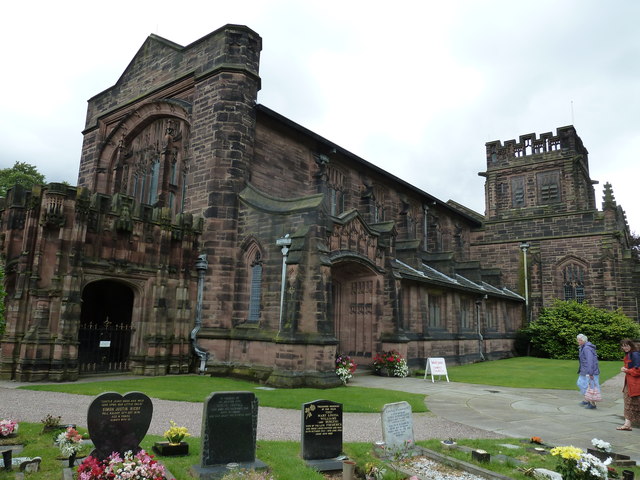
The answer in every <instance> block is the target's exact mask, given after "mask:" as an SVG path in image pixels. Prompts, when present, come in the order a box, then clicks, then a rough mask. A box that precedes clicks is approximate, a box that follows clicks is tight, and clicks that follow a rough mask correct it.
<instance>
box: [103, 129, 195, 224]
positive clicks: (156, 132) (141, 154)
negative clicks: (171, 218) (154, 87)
mask: <svg viewBox="0 0 640 480" xmlns="http://www.w3.org/2000/svg"><path fill="white" fill-rule="evenodd" d="M187 132H188V125H187V124H186V122H184V121H180V120H177V119H175V118H161V119H156V120H154V121H151V122H150V123H148V124H146V125H145V126H144V127H141V128H140V129H139V130H136V134H135V136H131V137H129V138H126V139H125V140H124V143H123V145H122V151H123V152H124V154H123V155H122V156H121V158H119V159H118V162H119V165H116V168H115V171H116V172H118V173H117V175H118V178H116V179H115V183H114V185H118V186H121V187H118V188H121V189H122V191H123V193H125V194H127V195H131V196H133V197H134V198H135V199H136V200H137V201H138V202H140V203H145V204H149V205H155V206H161V207H170V208H171V212H172V213H174V214H175V213H180V212H182V211H183V206H184V200H185V195H184V193H185V188H186V172H187V167H188V165H187V160H186V159H185V158H184V152H185V151H186V147H187V140H188V138H187V137H188V135H187Z"/></svg>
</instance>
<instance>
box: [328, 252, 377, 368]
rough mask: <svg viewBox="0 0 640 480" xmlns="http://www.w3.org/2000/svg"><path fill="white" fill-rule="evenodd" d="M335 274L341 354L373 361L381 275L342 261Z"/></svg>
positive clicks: (336, 318)
mask: <svg viewBox="0 0 640 480" xmlns="http://www.w3.org/2000/svg"><path fill="white" fill-rule="evenodd" d="M331 274H332V284H333V292H332V293H333V314H334V321H335V332H336V336H337V338H338V342H339V343H338V353H341V354H347V355H349V356H350V357H351V358H352V359H353V360H354V361H355V362H356V363H358V364H361V365H367V364H370V363H371V362H372V357H373V355H374V354H375V350H376V348H377V343H378V338H377V337H378V334H379V332H378V325H377V315H376V312H377V311H379V310H380V309H379V306H378V290H379V285H378V282H379V281H380V276H379V275H376V274H375V273H373V272H372V271H371V270H370V269H368V268H366V267H365V266H363V265H362V264H359V263H357V262H346V263H340V264H338V265H337V266H334V267H333V268H332V270H331Z"/></svg>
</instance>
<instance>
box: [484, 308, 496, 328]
mask: <svg viewBox="0 0 640 480" xmlns="http://www.w3.org/2000/svg"><path fill="white" fill-rule="evenodd" d="M485 321H486V325H487V330H497V329H498V318H497V316H496V309H495V305H494V304H491V303H488V302H487V305H486V309H485Z"/></svg>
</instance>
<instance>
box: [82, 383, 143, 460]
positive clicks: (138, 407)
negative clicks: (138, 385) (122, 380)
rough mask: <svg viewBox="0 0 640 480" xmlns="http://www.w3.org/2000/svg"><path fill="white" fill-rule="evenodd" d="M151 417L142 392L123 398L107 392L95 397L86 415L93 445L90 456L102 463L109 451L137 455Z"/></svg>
mask: <svg viewBox="0 0 640 480" xmlns="http://www.w3.org/2000/svg"><path fill="white" fill-rule="evenodd" d="M152 415H153V403H151V399H150V398H149V397H148V396H146V395H145V394H144V393H141V392H129V393H127V394H125V395H124V396H123V395H121V394H119V393H117V392H107V393H103V394H102V395H99V396H97V397H96V398H95V399H94V400H93V402H91V405H89V411H88V413H87V428H88V430H89V435H90V436H91V440H92V441H93V444H94V445H95V450H94V451H93V452H92V455H93V456H95V457H98V458H99V459H101V460H104V459H105V458H107V457H108V456H109V455H111V453H113V452H119V453H120V454H121V455H122V454H124V453H125V452H127V451H129V450H131V451H132V452H133V453H134V454H135V453H137V452H138V451H139V450H140V442H141V441H142V439H143V438H144V436H145V435H146V434H147V430H149V425H150V424H151V417H152Z"/></svg>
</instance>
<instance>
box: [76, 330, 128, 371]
mask: <svg viewBox="0 0 640 480" xmlns="http://www.w3.org/2000/svg"><path fill="white" fill-rule="evenodd" d="M78 340H79V341H80V348H79V351H78V364H79V367H80V373H81V374H82V373H103V372H122V371H126V370H128V369H129V346H130V345H131V325H129V324H125V323H121V324H118V323H111V322H110V321H109V320H108V319H107V320H105V322H104V323H102V324H97V323H87V324H83V325H81V326H80V331H79V332H78Z"/></svg>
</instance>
